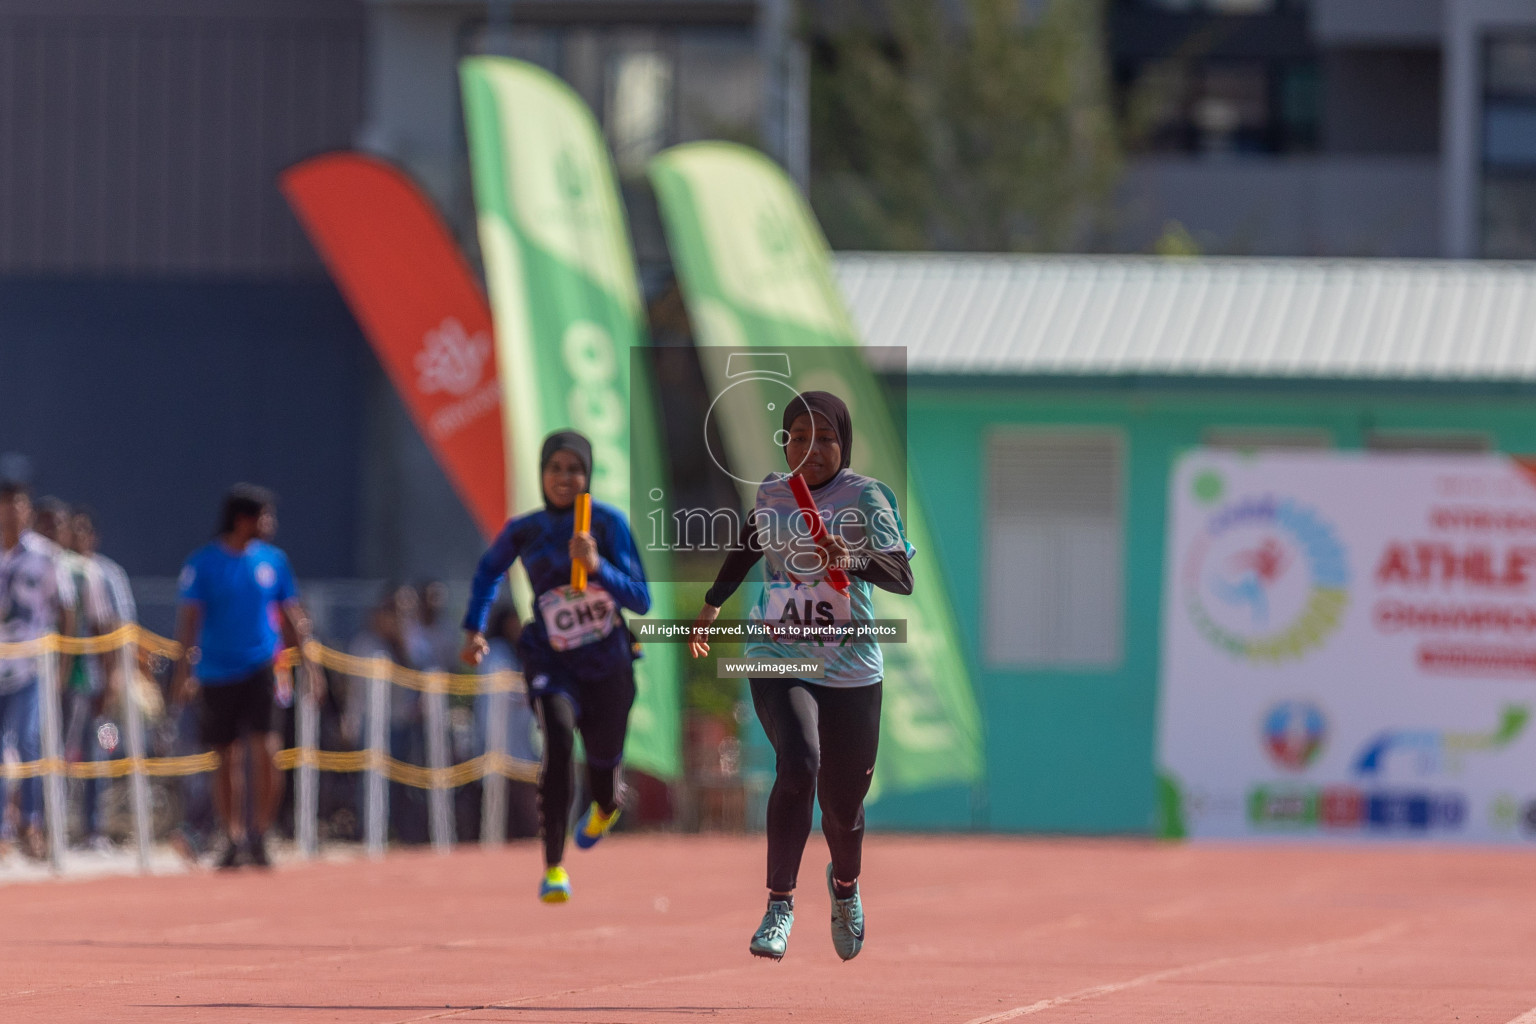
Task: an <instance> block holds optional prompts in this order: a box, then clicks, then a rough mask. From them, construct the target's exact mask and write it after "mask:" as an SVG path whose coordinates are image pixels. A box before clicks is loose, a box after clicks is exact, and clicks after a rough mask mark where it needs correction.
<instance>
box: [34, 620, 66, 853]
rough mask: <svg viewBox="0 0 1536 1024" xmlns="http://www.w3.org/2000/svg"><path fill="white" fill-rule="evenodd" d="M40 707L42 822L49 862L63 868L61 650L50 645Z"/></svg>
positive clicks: (41, 659)
mask: <svg viewBox="0 0 1536 1024" xmlns="http://www.w3.org/2000/svg"><path fill="white" fill-rule="evenodd" d="M37 661H38V665H37V668H38V672H37V709H38V726H39V728H40V729H41V732H42V741H43V743H42V746H43V763H44V764H46V765H47V766H48V770H47V772H46V773H45V774H44V775H43V822H44V830H45V831H46V832H47V840H48V863H49V865H50V866H51V867H52V868H53V870H54V871H63V870H64V847H65V845H66V843H67V842H68V839H69V836H68V835H67V834H66V830H67V829H68V827H69V822H68V819H67V815H66V813H65V811H66V807H65V794H64V774H63V766H64V762H63V755H62V746H63V745H62V744H61V743H60V736H59V652H58V651H57V650H56V649H49V650H47V651H45V652H44V653H42V654H40V655H38V659H37Z"/></svg>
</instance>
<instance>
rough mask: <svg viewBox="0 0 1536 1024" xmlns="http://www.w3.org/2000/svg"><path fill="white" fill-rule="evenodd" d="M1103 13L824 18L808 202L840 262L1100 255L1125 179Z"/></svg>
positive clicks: (885, 9) (1072, 6)
mask: <svg viewBox="0 0 1536 1024" xmlns="http://www.w3.org/2000/svg"><path fill="white" fill-rule="evenodd" d="M1103 2H1104V0H864V2H863V3H860V4H857V5H855V4H853V3H841V4H836V5H832V7H833V8H834V9H835V11H836V17H835V18H832V17H828V18H826V19H821V20H823V21H835V22H836V23H835V24H830V25H829V24H821V25H818V26H817V27H816V28H815V29H814V30H813V31H812V32H811V33H810V34H811V37H812V70H811V154H812V175H811V180H812V186H811V202H812V205H813V206H814V207H815V209H816V213H817V214H818V216H819V217H820V218H821V221H822V223H823V224H824V225H825V226H826V230H827V234H828V236H829V238H830V240H831V242H832V245H833V246H834V248H842V249H941V250H972V251H1060V250H1066V249H1092V248H1095V247H1096V246H1095V242H1096V240H1097V239H1099V238H1100V237H1102V235H1103V232H1104V228H1105V226H1106V224H1107V220H1108V217H1109V200H1110V194H1111V191H1112V189H1113V188H1114V186H1115V183H1116V181H1117V180H1118V177H1119V171H1120V146H1119V140H1118V132H1117V128H1116V123H1115V116H1114V110H1113V104H1112V100H1111V95H1110V84H1109V77H1108V72H1107V69H1106V67H1105V48H1104V45H1103V41H1102V33H1103V15H1104V10H1103ZM824 10H825V8H824Z"/></svg>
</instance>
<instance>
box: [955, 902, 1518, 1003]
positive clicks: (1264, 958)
mask: <svg viewBox="0 0 1536 1024" xmlns="http://www.w3.org/2000/svg"><path fill="white" fill-rule="evenodd" d="M1408 924H1409V922H1407V921H1399V922H1397V923H1396V924H1389V925H1386V926H1385V927H1382V928H1376V929H1373V930H1372V931H1368V932H1364V933H1362V934H1360V935H1352V936H1350V937H1349V938H1346V939H1331V940H1329V941H1328V942H1310V943H1307V944H1306V945H1304V946H1292V947H1290V948H1288V949H1277V950H1273V951H1271V952H1268V953H1249V954H1246V955H1244V956H1224V957H1218V958H1217V959H1215V960H1204V961H1201V962H1200V963H1197V964H1185V965H1184V966H1183V967H1170V968H1167V969H1166V970H1161V971H1153V972H1152V973H1150V974H1143V975H1140V976H1139V977H1135V978H1127V979H1126V980H1124V981H1111V982H1107V983H1106V984H1103V985H1094V986H1092V987H1090V988H1083V989H1078V990H1077V991H1076V992H1068V993H1067V994H1066V995H1062V996H1053V997H1052V998H1050V999H1041V1000H1040V1001H1039V1002H1034V1003H1030V1004H1029V1005H1028V1006H1015V1007H1014V1008H1013V1009H1011V1010H1004V1011H1003V1012H1002V1013H992V1014H988V1015H987V1016H985V1017H977V1018H975V1019H974V1020H970V1021H967V1022H966V1024H998V1022H1000V1021H1005V1020H1017V1019H1018V1018H1020V1017H1032V1016H1034V1015H1035V1014H1037V1013H1044V1012H1045V1011H1046V1010H1054V1009H1055V1008H1056V1007H1058V1006H1066V1005H1067V1004H1068V1003H1080V1002H1082V1001H1083V1000H1085V999H1097V998H1098V997H1099V996H1107V995H1112V994H1114V993H1116V992H1124V991H1125V990H1126V989H1131V988H1141V987H1142V986H1144V985H1153V984H1156V983H1157V982H1159V981H1167V980H1168V979H1169V978H1178V977H1182V976H1183V975H1186V974H1194V973H1196V972H1198V971H1208V970H1210V969H1211V968H1213V967H1229V966H1233V965H1236V964H1260V963H1266V962H1268V961H1271V960H1280V959H1283V958H1285V957H1291V956H1311V955H1312V954H1315V953H1327V952H1332V951H1334V950H1338V949H1347V948H1350V947H1352V946H1368V945H1370V944H1371V943H1373V942H1381V941H1382V940H1383V939H1388V938H1391V937H1392V936H1394V935H1397V934H1398V933H1399V932H1402V931H1403V930H1404V929H1406V928H1407V927H1408ZM1533 1013H1536V1011H1533ZM1527 1016H1530V1015H1529V1014H1528V1015H1527ZM1510 1024H1516V1022H1514V1021H1511V1022H1510ZM1520 1024H1536V1017H1532V1018H1531V1020H1530V1021H1526V1020H1525V1018H1521V1021H1520Z"/></svg>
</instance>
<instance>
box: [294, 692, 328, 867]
mask: <svg viewBox="0 0 1536 1024" xmlns="http://www.w3.org/2000/svg"><path fill="white" fill-rule="evenodd" d="M294 671H295V675H296V676H297V677H298V678H297V679H295V680H294V685H293V690H294V693H293V699H294V709H295V711H296V713H297V714H298V722H297V726H298V728H297V729H296V732H297V733H298V735H297V737H296V738H297V739H298V747H299V763H298V765H297V768H298V777H297V778H296V780H295V782H294V806H293V814H294V817H295V818H297V819H298V820H297V821H295V822H294V831H295V832H296V833H297V834H298V839H299V853H300V854H302V855H303V856H304V858H305V859H306V860H313V859H314V857H315V855H316V854H317V853H319V852H320V770H319V768H318V767H317V766H316V764H315V754H316V751H317V749H318V748H319V746H320V695H319V694H317V693H316V692H315V691H314V688H313V687H311V686H310V685H309V680H310V675H309V672H308V671H307V670H306V668H305V666H304V664H303V663H300V664H299V665H298V666H296V667H295V670H294ZM314 671H315V672H316V673H319V672H322V671H324V670H323V669H322V668H320V666H319V665H316V666H314Z"/></svg>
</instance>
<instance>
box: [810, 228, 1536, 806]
mask: <svg viewBox="0 0 1536 1024" xmlns="http://www.w3.org/2000/svg"><path fill="white" fill-rule="evenodd" d="M837 273H838V276H839V280H840V283H841V285H842V287H843V291H844V294H845V296H846V298H847V300H848V304H849V308H850V310H851V312H852V314H853V317H854V320H855V321H856V322H857V324H858V326H859V327H860V329H861V331H862V334H863V337H864V340H865V342H866V343H867V344H871V345H880V346H900V347H903V348H905V349H906V351H907V377H906V398H907V445H908V452H909V468H910V475H911V482H912V486H913V487H914V489H915V491H916V493H917V494H919V495H920V496H921V498H922V500H923V501H924V502H925V503H926V506H927V510H928V515H929V522H930V524H931V526H932V529H933V532H934V534H935V537H936V541H935V546H936V548H937V550H935V551H930V552H922V553H920V554H919V556H918V557H919V559H920V561H918V562H916V563H914V569H915V570H916V571H919V572H936V571H940V572H943V573H944V574H945V577H946V579H947V581H948V584H949V588H950V592H951V596H952V599H953V601H954V604H955V610H956V613H957V616H958V619H959V623H960V629H961V631H962V640H963V645H964V649H965V651H966V655H967V658H968V661H969V665H970V670H971V673H972V681H973V683H974V685H975V688H976V696H977V700H978V702H979V704H980V707H981V712H982V717H983V720H984V723H985V728H986V746H987V754H986V765H987V772H986V777H985V779H984V780H983V781H982V782H981V783H980V784H979V785H978V786H977V787H975V789H973V790H971V791H955V790H947V791H943V790H941V791H936V792H931V793H918V794H889V793H887V794H883V795H882V796H881V798H880V799H879V800H878V801H877V802H876V804H875V805H874V806H873V807H872V808H871V810H870V819H871V822H872V823H874V824H876V825H881V826H885V827H890V828H917V829H985V830H993V831H1000V832H1061V833H1148V832H1150V831H1152V829H1153V827H1154V818H1155V797H1156V785H1155V774H1154V732H1155V729H1154V722H1155V715H1156V709H1157V693H1158V671H1159V663H1160V657H1159V645H1160V630H1161V616H1162V609H1161V607H1160V605H1161V596H1162V589H1163V560H1164V544H1165V540H1164V537H1165V523H1166V518H1167V516H1166V508H1167V502H1168V493H1167V491H1168V480H1169V473H1170V470H1171V468H1172V466H1173V464H1174V460H1175V458H1176V457H1177V456H1178V455H1179V454H1180V453H1181V452H1183V451H1185V450H1187V449H1189V448H1191V447H1193V446H1199V445H1206V446H1219V447H1224V448H1233V449H1252V450H1259V449H1266V448H1337V449H1350V448H1353V449H1372V450H1383V451H1420V450H1422V451H1441V452H1444V451H1466V452H1472V451H1502V452H1508V453H1516V454H1519V453H1536V264H1527V263H1473V262H1459V263H1452V262H1431V261H1380V260H1326V261H1324V260H1276V259H1154V258H1118V257H1116V258H1096V257H1032V256H1030V257H1026V256H942V255H930V254H920V255H906V254H903V255H873V254H843V255H840V256H838V258H837Z"/></svg>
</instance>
